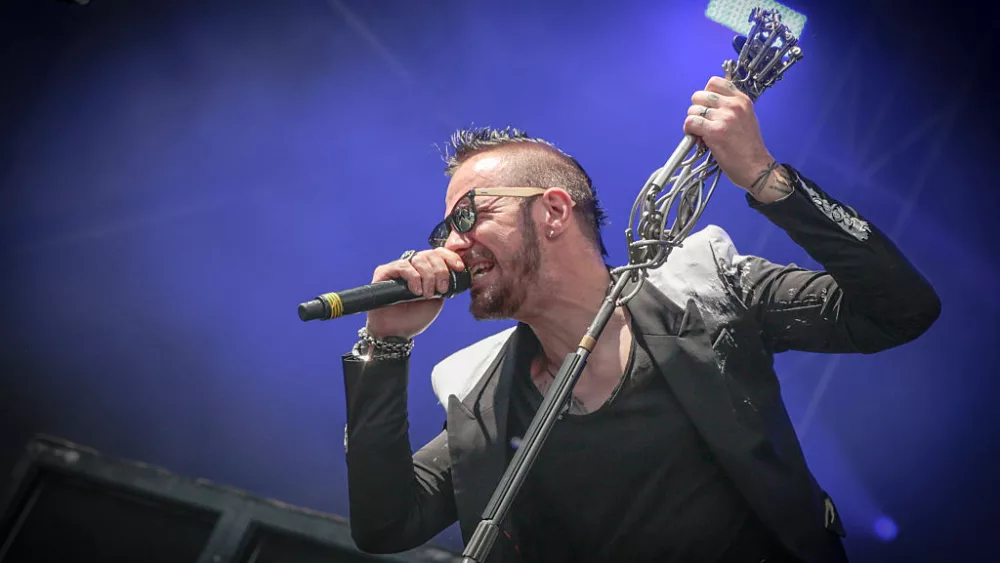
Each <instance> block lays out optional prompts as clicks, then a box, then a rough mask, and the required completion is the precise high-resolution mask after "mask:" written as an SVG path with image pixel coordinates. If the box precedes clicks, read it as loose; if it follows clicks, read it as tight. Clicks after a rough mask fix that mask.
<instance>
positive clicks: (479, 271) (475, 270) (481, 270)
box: [469, 264, 487, 279]
mask: <svg viewBox="0 0 1000 563" xmlns="http://www.w3.org/2000/svg"><path fill="white" fill-rule="evenodd" d="M486 270H487V267H486V264H476V265H475V266H473V267H472V270H470V271H469V273H470V274H472V277H473V279H475V278H478V277H482V276H483V274H485V273H486Z"/></svg>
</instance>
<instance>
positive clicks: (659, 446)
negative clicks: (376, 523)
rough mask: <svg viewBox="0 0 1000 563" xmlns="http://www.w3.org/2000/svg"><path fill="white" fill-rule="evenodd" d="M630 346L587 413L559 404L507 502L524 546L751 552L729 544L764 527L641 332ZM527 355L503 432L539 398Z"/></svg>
mask: <svg viewBox="0 0 1000 563" xmlns="http://www.w3.org/2000/svg"><path fill="white" fill-rule="evenodd" d="M536 345H537V341H536ZM632 354H633V357H632V358H631V360H630V368H629V369H628V370H627V371H626V374H625V376H624V378H623V380H622V382H621V384H620V385H619V388H618V389H616V392H615V393H613V394H612V398H611V399H610V400H609V401H608V402H606V403H605V404H604V405H603V406H601V407H600V408H599V409H598V410H596V411H594V412H592V413H589V414H585V415H571V414H566V415H564V416H563V418H562V419H561V420H560V421H558V422H557V423H556V424H555V426H554V427H553V429H552V433H551V434H550V436H549V438H548V439H547V440H546V442H545V445H544V447H543V448H542V450H541V452H540V453H539V457H538V459H537V460H536V462H535V464H534V465H533V467H532V469H531V472H530V474H529V475H528V478H527V479H526V481H525V484H524V488H523V489H522V490H521V492H520V493H519V495H518V499H517V501H516V503H515V509H514V514H513V516H512V518H513V522H514V525H515V526H516V529H517V530H518V536H519V538H520V546H519V549H520V551H521V554H522V556H523V557H524V559H525V560H526V561H546V562H559V561H574V562H578V563H588V562H598V561H600V562H605V561H629V562H634V563H641V562H646V561H649V562H653V561H655V562H681V561H683V562H685V563H698V562H702V561H706V562H707V561H713V562H716V561H728V560H732V561H751V560H754V559H753V558H752V557H751V558H748V559H743V558H741V557H737V556H734V554H733V552H734V551H739V552H740V554H741V555H742V554H743V553H745V552H757V551H758V549H763V548H762V546H761V545H760V544H761V543H762V542H763V541H765V540H764V538H765V537H766V533H765V532H762V531H761V529H760V528H759V527H758V523H757V522H756V518H755V517H754V516H753V514H752V511H751V510H750V508H749V507H748V505H747V503H746V501H745V500H744V499H743V497H742V495H741V494H740V493H739V491H738V490H737V489H736V488H735V486H734V485H733V484H732V482H731V481H730V480H729V479H728V478H727V477H726V475H725V474H724V473H723V472H722V470H721V469H720V468H719V466H718V465H717V464H716V463H715V461H714V460H713V456H712V454H711V452H710V451H709V450H708V448H707V446H706V444H705V443H704V441H703V440H702V438H701V436H700V434H698V432H697V430H696V429H695V427H694V426H693V425H692V423H691V421H690V420H689V418H688V417H687V415H686V414H685V413H684V412H683V410H682V409H681V407H680V405H679V404H678V403H677V400H676V399H675V397H674V395H673V393H672V392H671V389H670V387H669V385H668V383H667V381H666V380H665V379H664V377H663V376H662V375H661V372H660V371H659V368H658V367H657V366H655V365H653V363H652V361H651V359H650V355H649V353H648V351H647V350H646V349H645V345H644V344H643V342H642V340H641V338H636V340H634V342H633V346H632ZM525 356H527V357H525V358H520V359H519V361H520V366H519V368H520V369H518V376H517V379H516V381H515V382H514V384H513V386H512V393H511V404H510V418H509V423H510V426H509V428H508V431H509V436H511V437H517V438H520V437H521V436H523V435H524V432H525V430H526V428H527V426H528V423H529V422H530V421H531V418H532V417H533V416H534V414H535V412H536V411H537V409H538V406H539V405H540V404H541V401H542V394H541V393H540V392H539V391H538V388H537V387H536V386H535V384H534V383H533V382H532V381H531V376H530V373H531V371H530V363H531V356H532V354H526V355H525ZM737 538H739V539H738V540H737ZM748 544H750V545H748ZM754 561H755V563H756V561H759V559H756V560H754Z"/></svg>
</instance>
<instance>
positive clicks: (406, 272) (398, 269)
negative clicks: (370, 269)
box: [372, 260, 423, 295]
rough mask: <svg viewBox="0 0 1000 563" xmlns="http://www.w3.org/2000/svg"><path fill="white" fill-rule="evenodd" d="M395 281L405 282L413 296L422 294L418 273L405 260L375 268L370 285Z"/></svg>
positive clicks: (421, 282) (421, 283) (421, 284)
mask: <svg viewBox="0 0 1000 563" xmlns="http://www.w3.org/2000/svg"><path fill="white" fill-rule="evenodd" d="M395 279H402V280H405V281H406V287H407V288H409V290H410V291H411V292H413V294H414V295H422V294H423V281H422V280H421V276H420V272H419V271H418V270H417V269H416V268H414V267H413V264H411V263H410V262H408V261H406V260H396V261H395V262H389V263H388V264H383V265H382V266H379V267H378V268H375V273H374V274H373V275H372V283H378V282H380V281H386V280H395Z"/></svg>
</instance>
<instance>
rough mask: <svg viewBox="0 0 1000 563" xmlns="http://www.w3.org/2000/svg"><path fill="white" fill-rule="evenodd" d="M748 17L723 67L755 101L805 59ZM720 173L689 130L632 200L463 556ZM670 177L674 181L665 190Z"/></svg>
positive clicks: (512, 492)
mask: <svg viewBox="0 0 1000 563" xmlns="http://www.w3.org/2000/svg"><path fill="white" fill-rule="evenodd" d="M749 21H750V23H751V24H752V27H751V29H750V33H749V34H748V36H747V37H743V36H737V37H736V38H735V39H734V41H733V46H734V47H735V49H736V52H737V53H739V57H738V58H737V60H736V61H733V60H727V61H726V62H725V63H723V65H722V68H723V69H724V70H725V72H726V78H728V79H729V80H731V81H732V82H733V84H735V85H736V87H737V88H739V90H740V91H742V92H743V93H744V94H746V95H747V96H749V97H750V99H751V100H752V101H754V102H756V101H757V98H758V97H760V95H761V93H763V91H764V90H766V89H767V88H768V87H770V86H771V85H773V84H774V83H775V82H776V81H777V80H780V79H781V78H782V76H783V75H784V73H785V71H786V70H788V67H790V66H791V65H792V64H794V63H795V62H796V61H798V60H799V59H801V58H802V50H801V49H800V48H799V47H798V46H797V45H796V44H797V43H798V40H797V39H796V38H795V36H794V35H793V34H792V33H791V32H790V31H789V30H788V28H787V26H785V25H784V24H782V23H781V15H780V14H779V13H778V12H777V11H776V10H763V9H761V8H754V9H753V10H752V11H751V12H750V18H749ZM720 176H721V170H720V169H719V165H718V163H717V162H716V161H715V158H714V157H713V156H712V153H711V151H709V150H707V149H706V148H705V147H704V146H702V145H699V144H698V143H697V142H696V140H695V138H694V137H692V136H691V135H685V136H684V139H683V140H682V141H681V142H680V144H679V145H678V146H677V148H676V149H675V150H674V152H673V154H671V155H670V158H669V159H668V160H667V163H666V164H664V165H663V167H662V168H660V169H658V170H656V171H655V172H653V174H652V176H650V177H649V180H648V181H647V182H646V185H645V186H644V187H643V188H642V191H640V192H639V196H638V197H637V198H636V200H635V204H634V205H633V207H632V214H631V217H630V220H629V228H628V229H626V231H625V237H626V239H627V240H628V253H629V263H628V265H626V266H622V267H619V268H615V269H614V270H612V272H611V276H612V280H613V282H612V285H611V287H610V288H609V290H608V293H607V296H606V297H605V298H604V301H603V302H602V304H601V307H600V309H599V310H598V312H597V316H596V317H595V318H594V320H593V322H592V323H591V324H590V326H589V327H588V329H587V333H586V334H585V335H584V336H583V338H582V339H581V340H580V344H579V347H578V348H577V349H576V351H575V352H572V353H570V354H569V355H568V356H566V360H565V361H564V362H563V364H562V366H561V367H560V368H559V373H558V374H556V376H555V381H554V382H553V384H552V387H551V389H550V390H549V392H548V394H547V395H546V396H545V399H544V400H543V401H542V404H541V406H540V407H539V409H538V412H537V413H536V414H535V417H534V418H533V419H532V421H531V423H530V424H529V425H528V430H527V432H526V433H525V436H524V438H523V439H522V441H521V444H520V446H519V447H518V449H517V451H516V452H515V454H514V456H513V458H512V459H511V462H510V464H509V465H508V466H507V470H506V471H505V472H504V474H503V477H502V478H501V479H500V483H499V484H498V485H497V488H496V489H495V490H494V491H493V496H492V498H491V499H490V502H489V504H488V505H487V506H486V510H485V511H484V512H483V517H482V519H481V521H480V522H479V525H478V526H477V527H476V530H475V531H474V532H473V535H472V538H471V539H470V541H469V544H468V545H467V546H466V548H465V551H464V552H463V553H462V556H463V559H462V561H463V563H484V562H485V561H486V558H487V557H488V556H489V554H490V551H491V550H492V549H493V545H494V543H495V542H496V539H497V536H498V535H499V533H500V525H501V524H502V523H503V521H504V519H506V517H507V514H508V513H509V511H510V507H511V504H512V503H513V501H514V498H515V497H516V496H517V493H518V491H519V490H520V489H521V485H522V484H523V483H524V479H525V477H527V475H528V472H529V471H530V470H531V466H532V465H533V464H534V461H535V459H536V458H537V456H538V452H539V451H540V450H541V448H542V445H543V444H544V443H545V440H546V438H548V435H549V432H550V431H551V430H552V426H553V424H555V422H556V420H557V419H558V418H559V417H560V416H561V415H562V414H563V412H565V410H566V409H567V408H568V405H569V399H570V397H571V396H572V393H573V386H574V385H576V382H577V379H579V377H580V373H581V372H582V371H583V368H584V366H586V364H587V358H588V357H589V356H590V353H591V352H592V351H593V349H594V346H595V345H596V344H597V339H598V338H600V335H601V332H602V331H603V330H604V327H605V325H607V323H608V320H609V319H610V318H611V315H612V313H613V312H614V310H615V309H616V308H617V307H619V306H622V305H624V304H625V303H627V302H628V301H629V300H630V299H632V298H633V297H635V295H636V294H638V292H639V290H640V289H641V288H642V285H643V283H644V282H645V279H646V277H647V276H648V271H649V269H651V268H658V267H660V266H662V265H663V264H664V262H666V260H667V257H668V256H669V255H670V251H671V250H673V248H674V247H676V246H680V245H681V243H682V242H683V241H684V239H685V238H686V237H687V236H688V235H689V234H690V233H691V230H692V229H693V228H694V225H695V223H697V221H698V218H699V217H701V214H702V213H703V212H704V210H705V206H706V205H707V204H708V200H709V198H710V197H711V196H712V192H714V191H715V186H716V185H717V184H718V183H719V178H720ZM668 183H669V184H671V187H670V189H669V190H665V186H666V185H668ZM706 185H707V186H708V188H707V192H706ZM675 207H676V210H675V211H674V212H673V215H672V216H671V210H672V209H674V208H675ZM629 282H635V287H634V288H633V290H632V291H631V292H630V293H629V294H628V295H625V296H622V293H623V292H624V290H625V287H626V286H627V285H628V284H629ZM501 430H502V429H501Z"/></svg>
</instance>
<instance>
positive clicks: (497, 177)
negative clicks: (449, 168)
mask: <svg viewBox="0 0 1000 563" xmlns="http://www.w3.org/2000/svg"><path fill="white" fill-rule="evenodd" d="M511 165H512V162H511V161H510V159H509V158H508V157H505V156H504V155H502V154H497V153H495V152H492V153H491V152H489V151H487V152H484V153H480V154H477V155H475V156H473V157H471V158H469V159H468V160H467V161H465V162H464V163H463V164H462V166H460V167H459V168H458V170H456V171H455V174H454V175H453V176H452V178H451V182H449V183H448V192H447V194H446V196H445V213H446V214H448V213H450V212H451V211H452V209H454V208H455V206H456V205H468V204H469V201H468V199H467V198H465V197H464V196H465V195H466V194H467V193H468V192H469V190H472V189H473V188H490V187H500V186H504V185H505V184H504V182H503V171H504V168H505V167H506V166H511ZM522 203H524V200H523V199H521V198H514V197H489V196H476V197H475V205H476V211H477V219H476V223H475V225H474V226H473V227H472V230H470V231H469V232H467V233H457V232H454V231H453V232H452V233H451V235H450V236H449V237H448V240H447V242H446V243H445V245H444V246H445V248H447V249H449V250H451V251H453V252H455V253H457V254H458V255H459V256H461V257H462V261H463V262H465V265H466V267H467V268H469V270H470V271H471V272H472V273H473V279H472V287H471V294H472V303H471V305H470V307H469V312H471V313H472V315H473V316H474V317H475V318H476V319H480V320H483V319H506V318H511V317H514V316H515V315H517V313H518V312H519V311H520V309H521V307H522V306H523V305H524V302H525V301H526V299H527V296H528V292H529V291H531V290H532V289H533V288H534V287H535V286H536V282H537V281H538V279H539V269H540V266H541V254H540V252H539V248H538V234H537V232H536V230H535V222H534V220H533V219H532V216H531V204H530V202H529V203H528V207H527V208H525V209H523V210H522V207H521V204H522Z"/></svg>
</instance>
